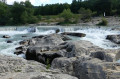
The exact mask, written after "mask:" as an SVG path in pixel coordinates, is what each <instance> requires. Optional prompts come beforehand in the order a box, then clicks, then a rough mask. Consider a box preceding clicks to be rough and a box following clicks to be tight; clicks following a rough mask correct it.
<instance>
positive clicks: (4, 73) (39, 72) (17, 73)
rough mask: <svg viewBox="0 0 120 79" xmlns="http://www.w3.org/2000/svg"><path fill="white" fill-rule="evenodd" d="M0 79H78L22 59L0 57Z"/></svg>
mask: <svg viewBox="0 0 120 79" xmlns="http://www.w3.org/2000/svg"><path fill="white" fill-rule="evenodd" d="M0 79H78V78H76V77H73V76H70V75H67V74H62V73H61V72H59V71H58V70H55V69H52V70H50V69H46V66H45V65H43V64H41V63H38V62H35V61H27V60H25V59H23V58H18V57H10V56H4V55H0Z"/></svg>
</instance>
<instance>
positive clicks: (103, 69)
mask: <svg viewBox="0 0 120 79" xmlns="http://www.w3.org/2000/svg"><path fill="white" fill-rule="evenodd" d="M73 65H74V73H75V75H74V76H76V77H78V78H79V79H119V78H120V76H119V74H120V71H119V70H120V68H119V67H120V63H115V62H114V63H113V62H111V63H110V62H102V61H101V60H99V59H93V58H85V57H79V58H78V59H77V60H76V61H75V62H74V64H73Z"/></svg>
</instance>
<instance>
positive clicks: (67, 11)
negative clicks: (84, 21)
mask: <svg viewBox="0 0 120 79" xmlns="http://www.w3.org/2000/svg"><path fill="white" fill-rule="evenodd" d="M60 17H62V18H64V22H67V23H68V22H70V19H71V18H72V17H73V13H72V12H71V10H70V9H65V10H64V11H63V12H62V13H61V14H60Z"/></svg>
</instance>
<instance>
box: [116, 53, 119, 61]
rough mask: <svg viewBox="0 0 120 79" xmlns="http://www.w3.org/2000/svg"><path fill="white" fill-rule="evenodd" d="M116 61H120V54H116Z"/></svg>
mask: <svg viewBox="0 0 120 79" xmlns="http://www.w3.org/2000/svg"><path fill="white" fill-rule="evenodd" d="M115 59H116V61H117V60H120V52H118V53H117V54H116V56H115Z"/></svg>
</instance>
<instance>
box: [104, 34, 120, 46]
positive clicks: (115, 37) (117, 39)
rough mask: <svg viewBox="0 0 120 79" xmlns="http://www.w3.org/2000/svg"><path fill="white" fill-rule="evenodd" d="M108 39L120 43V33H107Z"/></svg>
mask: <svg viewBox="0 0 120 79" xmlns="http://www.w3.org/2000/svg"><path fill="white" fill-rule="evenodd" d="M106 39H108V40H110V41H112V42H114V43H116V44H120V35H107V37H106Z"/></svg>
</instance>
